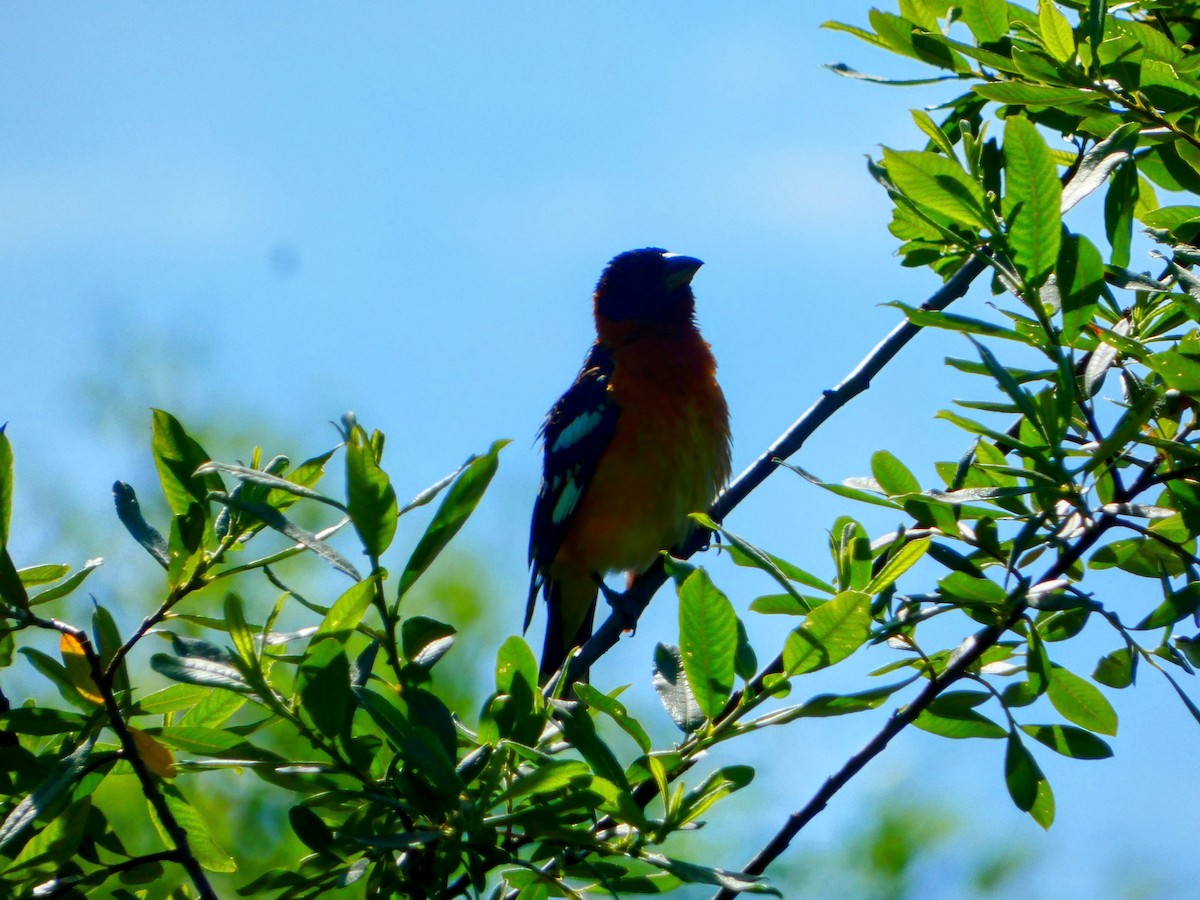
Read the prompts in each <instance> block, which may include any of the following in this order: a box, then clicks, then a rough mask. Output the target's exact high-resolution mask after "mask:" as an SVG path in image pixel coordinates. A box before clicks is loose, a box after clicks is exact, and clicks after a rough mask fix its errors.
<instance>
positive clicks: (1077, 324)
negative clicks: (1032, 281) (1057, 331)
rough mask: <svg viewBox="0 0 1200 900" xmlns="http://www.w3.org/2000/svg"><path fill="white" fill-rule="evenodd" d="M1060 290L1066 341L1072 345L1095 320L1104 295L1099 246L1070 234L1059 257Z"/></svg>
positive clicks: (1080, 236) (1102, 263)
mask: <svg viewBox="0 0 1200 900" xmlns="http://www.w3.org/2000/svg"><path fill="white" fill-rule="evenodd" d="M1058 290H1059V294H1060V295H1061V296H1062V318H1063V341H1064V343H1066V344H1068V345H1069V344H1072V343H1074V341H1075V340H1077V339H1078V338H1079V336H1080V334H1081V333H1082V332H1083V329H1084V328H1085V327H1086V326H1087V325H1088V324H1089V323H1090V322H1091V321H1092V319H1093V318H1095V316H1096V308H1097V304H1098V301H1099V300H1100V296H1101V294H1102V293H1103V291H1104V260H1103V258H1101V256H1100V251H1099V250H1097V249H1096V245H1095V244H1093V243H1092V242H1091V241H1089V240H1088V239H1087V238H1085V237H1083V236H1082V235H1078V234H1069V235H1067V236H1066V238H1065V239H1064V240H1063V242H1062V247H1061V248H1060V249H1059V253H1058Z"/></svg>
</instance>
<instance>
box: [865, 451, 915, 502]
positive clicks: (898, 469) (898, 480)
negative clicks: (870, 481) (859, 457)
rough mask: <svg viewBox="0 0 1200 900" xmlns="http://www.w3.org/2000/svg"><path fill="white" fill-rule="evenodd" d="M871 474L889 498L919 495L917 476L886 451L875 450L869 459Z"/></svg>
mask: <svg viewBox="0 0 1200 900" xmlns="http://www.w3.org/2000/svg"><path fill="white" fill-rule="evenodd" d="M871 474H872V475H874V476H875V480H876V481H878V482H879V485H880V487H882V488H883V489H884V491H886V492H887V495H888V496H889V497H896V496H899V495H901V494H919V493H921V482H919V481H917V476H915V475H913V473H912V472H911V471H909V469H908V467H907V466H905V465H904V463H902V462H900V460H898V459H897V458H896V457H895V456H893V455H892V454H891V453H889V452H888V451H886V450H877V451H876V452H875V454H874V455H873V456H872V457H871Z"/></svg>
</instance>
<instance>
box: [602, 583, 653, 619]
mask: <svg viewBox="0 0 1200 900" xmlns="http://www.w3.org/2000/svg"><path fill="white" fill-rule="evenodd" d="M596 585H597V586H598V587H599V588H600V593H601V594H603V595H604V602H605V603H607V604H608V605H609V607H610V608H611V609H612V611H613V615H615V616H618V617H619V618H620V621H621V629H622V630H623V631H630V632H636V631H637V623H638V617H639V616H641V614H642V610H644V609H645V608H646V601H647V599H648V598H647V597H645V596H644V592H643V591H640V590H638V589H637V588H630V589H629V590H625V591H615V590H613V589H612V588H611V587H609V586H608V585H607V584H605V583H604V579H603V578H601V577H600V576H599V575H597V576H596Z"/></svg>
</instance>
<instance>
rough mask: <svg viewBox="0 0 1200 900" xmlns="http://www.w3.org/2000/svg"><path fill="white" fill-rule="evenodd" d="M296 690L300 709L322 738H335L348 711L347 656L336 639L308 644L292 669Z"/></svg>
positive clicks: (348, 668) (348, 678) (348, 660)
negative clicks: (295, 669) (297, 664)
mask: <svg viewBox="0 0 1200 900" xmlns="http://www.w3.org/2000/svg"><path fill="white" fill-rule="evenodd" d="M296 691H297V693H299V695H300V702H301V704H302V705H303V706H304V711H305V712H306V713H308V716H309V718H310V719H312V721H313V724H314V725H316V726H317V729H318V730H319V731H320V732H321V733H322V734H324V735H325V736H326V737H330V738H332V737H336V736H337V735H339V734H340V733H341V732H342V730H343V729H344V727H345V725H346V714H347V713H348V712H349V710H350V704H351V696H350V659H349V657H347V656H346V650H345V648H344V647H343V646H342V645H341V644H340V643H338V642H336V641H322V642H320V643H318V644H316V645H315V646H312V645H310V646H309V650H308V652H307V653H305V654H304V659H303V661H301V663H300V666H299V668H298V670H297V672H296Z"/></svg>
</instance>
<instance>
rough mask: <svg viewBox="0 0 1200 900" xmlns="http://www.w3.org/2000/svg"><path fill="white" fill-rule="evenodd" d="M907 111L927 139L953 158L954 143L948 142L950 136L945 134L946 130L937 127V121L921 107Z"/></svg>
mask: <svg viewBox="0 0 1200 900" xmlns="http://www.w3.org/2000/svg"><path fill="white" fill-rule="evenodd" d="M908 112H909V115H911V116H912V117H913V121H914V122H916V123H917V127H918V128H920V129H921V130H922V131H923V132H925V134H926V135H928V137H929V140H930V141H932V142H933V144H934V146H935V147H937V148H938V149H939V150H941V151H942V153H944V154H946V156H947V157H949V158H951V159H953V158H955V154H954V145H953V144H952V143H950V138H948V137H947V136H946V132H944V131H942V129H941V128H939V127H938V124H937V122H935V121H933V118H932V117H931V116H930V115H929V113H927V112H925V111H924V110H922V109H910V110H909V111H908Z"/></svg>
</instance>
